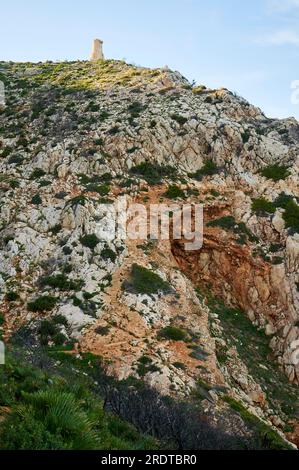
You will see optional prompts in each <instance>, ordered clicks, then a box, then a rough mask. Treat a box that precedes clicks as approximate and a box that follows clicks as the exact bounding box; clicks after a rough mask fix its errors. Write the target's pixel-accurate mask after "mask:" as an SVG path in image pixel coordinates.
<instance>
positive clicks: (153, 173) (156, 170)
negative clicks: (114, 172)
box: [130, 162, 177, 185]
mask: <svg viewBox="0 0 299 470" xmlns="http://www.w3.org/2000/svg"><path fill="white" fill-rule="evenodd" d="M130 173H131V175H134V176H139V177H140V178H143V179H144V180H145V181H147V183H148V184H150V185H156V184H160V183H161V182H162V180H163V178H175V177H176V174H177V172H176V169H175V168H173V167H171V166H169V165H168V166H161V165H158V164H156V165H155V164H153V163H149V162H143V163H140V165H137V166H135V167H133V168H131V170H130Z"/></svg>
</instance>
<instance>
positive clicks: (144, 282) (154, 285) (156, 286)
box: [122, 264, 172, 295]
mask: <svg viewBox="0 0 299 470" xmlns="http://www.w3.org/2000/svg"><path fill="white" fill-rule="evenodd" d="M122 288H123V289H124V290H127V291H129V292H134V293H137V294H148V295H150V294H157V293H159V292H162V293H165V294H168V293H171V292H172V288H171V286H170V284H169V283H168V282H166V281H164V280H163V279H162V278H161V277H160V276H159V275H158V274H156V273H154V272H153V271H150V270H149V269H146V268H143V267H142V266H139V265H138V264H133V266H132V269H131V275H130V280H129V281H124V282H123V284H122Z"/></svg>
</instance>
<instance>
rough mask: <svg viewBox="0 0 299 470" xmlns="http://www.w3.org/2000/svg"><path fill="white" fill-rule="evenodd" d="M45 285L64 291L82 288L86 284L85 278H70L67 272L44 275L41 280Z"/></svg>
mask: <svg viewBox="0 0 299 470" xmlns="http://www.w3.org/2000/svg"><path fill="white" fill-rule="evenodd" d="M41 284H42V285H43V286H49V287H52V288H53V289H59V290H62V291H67V290H80V289H82V287H83V286H84V281H83V280H76V281H74V280H69V279H68V278H67V276H66V275H65V274H55V275H53V276H47V277H44V278H43V279H42V280H41Z"/></svg>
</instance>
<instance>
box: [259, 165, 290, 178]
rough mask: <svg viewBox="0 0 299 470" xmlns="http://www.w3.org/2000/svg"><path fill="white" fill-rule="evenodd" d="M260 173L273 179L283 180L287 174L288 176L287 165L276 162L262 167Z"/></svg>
mask: <svg viewBox="0 0 299 470" xmlns="http://www.w3.org/2000/svg"><path fill="white" fill-rule="evenodd" d="M260 173H261V175H262V176H264V177H265V178H268V179H271V180H273V181H280V180H285V179H286V178H287V177H288V176H290V172H289V170H288V167H286V166H284V165H281V166H280V165H277V164H275V165H269V166H267V167H266V168H263V169H262V170H261V171H260Z"/></svg>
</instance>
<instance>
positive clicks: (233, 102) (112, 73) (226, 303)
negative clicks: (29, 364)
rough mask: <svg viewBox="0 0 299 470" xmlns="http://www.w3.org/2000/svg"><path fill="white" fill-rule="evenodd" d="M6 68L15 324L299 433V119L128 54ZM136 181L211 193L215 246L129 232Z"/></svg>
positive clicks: (192, 194) (139, 194)
mask: <svg viewBox="0 0 299 470" xmlns="http://www.w3.org/2000/svg"><path fill="white" fill-rule="evenodd" d="M0 80H2V81H3V82H4V83H5V87H6V106H5V107H3V108H2V109H1V114H0V129H1V134H0V172H1V175H0V186H1V206H0V214H1V215H0V224H1V226H0V240H1V251H0V266H1V268H0V288H1V294H0V295H1V297H0V298H1V307H0V308H1V310H0V311H1V315H2V317H3V321H4V324H3V331H4V337H5V338H6V340H7V341H9V338H10V337H11V335H12V334H15V333H16V332H17V331H19V332H22V331H24V329H25V330H26V331H27V333H26V334H27V335H31V336H32V337H33V338H34V341H37V342H38V343H41V344H42V346H43V347H45V348H50V349H51V348H53V347H56V348H58V349H60V350H63V349H69V350H73V351H74V352H76V353H80V352H91V353H93V354H94V355H99V356H101V357H102V358H103V360H104V362H105V363H106V367H107V371H108V373H109V374H112V375H114V376H116V377H117V378H119V379H127V378H128V377H131V376H132V375H133V376H135V377H136V378H138V379H142V380H144V381H145V382H146V383H147V384H148V385H150V386H152V387H154V388H156V389H157V390H159V392H160V393H161V394H171V395H173V396H174V397H181V398H182V397H183V398H184V399H185V398H186V397H187V396H189V395H190V394H191V395H194V393H195V394H196V396H197V400H198V401H199V402H200V403H201V406H202V407H203V409H204V410H205V412H206V413H207V414H210V415H211V416H213V417H214V420H215V422H217V420H218V419H219V416H218V413H219V412H223V410H227V409H232V410H234V411H235V412H237V414H238V416H239V418H240V419H241V422H243V423H246V420H247V422H248V415H249V416H250V418H249V421H250V419H252V420H254V419H255V418H252V417H256V419H258V422H261V423H265V425H267V426H271V427H272V428H273V429H274V428H275V429H276V431H278V432H279V433H280V434H281V436H283V435H287V436H288V438H289V439H291V440H292V441H293V442H295V443H296V442H298V429H299V426H298V412H299V410H298V405H299V404H298V398H297V396H298V384H299V364H298V362H299V361H298V360H297V359H298V354H299V308H298V307H299V290H298V289H299V288H298V286H299V274H298V272H299V270H298V266H299V206H298V201H299V188H298V185H299V179H298V169H299V157H298V150H299V124H298V123H297V121H295V120H294V119H286V120H274V119H269V118H267V117H266V116H265V115H264V114H263V113H262V112H261V111H260V110H259V109H258V108H255V107H254V106H251V105H250V104H249V103H248V102H246V101H245V100H244V99H242V98H240V97H238V96H235V95H234V94H232V93H231V92H229V91H228V90H226V89H221V90H210V89H207V88H205V87H204V86H196V87H194V86H191V85H190V84H189V83H188V81H187V80H186V79H185V78H184V77H182V76H181V75H180V74H179V73H178V72H173V71H171V70H169V69H167V68H165V69H156V70H151V69H146V68H139V67H135V66H131V65H128V64H125V63H124V62H120V61H103V62H96V63H89V62H66V63H59V64H55V63H50V62H49V63H43V64H42V63H39V64H32V63H22V64H21V63H18V64H15V63H3V62H2V63H1V62H0ZM119 196H127V198H128V201H130V202H137V203H142V204H144V205H145V206H146V207H147V208H149V207H150V205H151V204H155V203H159V202H163V203H165V204H171V203H174V202H176V203H178V202H180V203H183V202H184V203H192V204H195V203H202V204H203V205H204V224H205V228H204V244H203V247H202V249H201V250H197V251H189V252H187V251H185V247H184V243H183V240H172V239H170V240H169V241H168V240H139V241H138V240H129V239H122V238H120V239H117V238H114V237H113V223H112V218H111V215H112V209H111V212H110V213H109V205H111V207H112V206H113V203H114V201H116V200H117V198H118V197H119ZM107 205H108V215H107ZM28 328H29V330H28ZM247 410H248V411H247ZM246 413H248V415H247V414H246ZM259 420H261V421H259ZM247 424H248V423H247ZM228 426H229V425H228ZM239 432H240V433H241V431H240V430H239Z"/></svg>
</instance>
